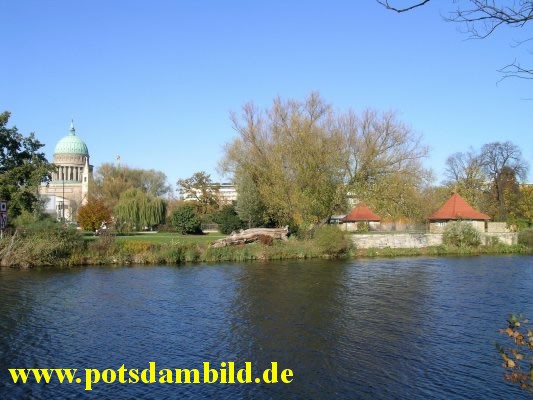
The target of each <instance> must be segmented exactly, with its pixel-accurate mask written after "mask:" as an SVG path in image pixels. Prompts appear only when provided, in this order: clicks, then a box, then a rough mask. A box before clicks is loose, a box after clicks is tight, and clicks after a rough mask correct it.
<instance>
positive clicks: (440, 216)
mask: <svg viewBox="0 0 533 400" xmlns="http://www.w3.org/2000/svg"><path fill="white" fill-rule="evenodd" d="M429 219H430V220H449V219H472V220H486V219H490V217H489V216H488V215H487V214H483V213H480V212H479V211H477V210H475V209H474V208H472V206H471V205H470V204H468V203H467V202H466V200H465V199H463V198H462V197H461V196H459V195H458V194H457V193H454V194H453V195H452V197H450V198H449V199H448V200H447V201H446V203H444V205H443V206H442V207H441V208H439V210H438V211H436V212H434V213H433V214H432V215H431V216H430V217H429Z"/></svg>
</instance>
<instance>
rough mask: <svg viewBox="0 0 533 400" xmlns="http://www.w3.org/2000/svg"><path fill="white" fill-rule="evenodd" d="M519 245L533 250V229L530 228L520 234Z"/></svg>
mask: <svg viewBox="0 0 533 400" xmlns="http://www.w3.org/2000/svg"><path fill="white" fill-rule="evenodd" d="M518 244H521V245H523V246H526V247H528V248H530V249H531V248H533V228H528V229H524V230H521V231H520V232H518Z"/></svg>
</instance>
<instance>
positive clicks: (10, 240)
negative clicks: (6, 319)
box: [0, 226, 533, 268]
mask: <svg viewBox="0 0 533 400" xmlns="http://www.w3.org/2000/svg"><path fill="white" fill-rule="evenodd" d="M532 233H533V232H532V230H527V231H526V234H525V235H522V238H521V239H520V240H519V244H517V245H505V244H502V243H492V244H490V245H488V246H482V245H478V246H468V245H467V246H464V245H461V246H457V245H452V244H445V245H440V246H434V247H424V248H369V249H357V248H355V246H354V245H353V243H352V241H351V239H350V235H345V234H343V233H342V232H341V231H340V230H338V229H337V228H336V227H333V226H325V227H324V229H320V230H318V231H317V232H316V233H315V235H314V237H313V238H307V239H299V238H296V237H290V238H289V240H286V241H274V242H273V243H266V244H265V243H251V244H246V245H238V246H227V247H220V248H213V247H210V246H209V245H210V243H212V242H213V241H215V240H216V239H220V238H222V237H225V235H221V234H213V233H209V234H204V235H179V234H171V233H137V234H130V235H112V234H103V235H101V236H93V235H92V234H89V233H86V234H80V233H79V232H77V231H76V230H74V229H52V230H50V227H48V229H47V228H46V227H42V229H34V230H31V231H28V230H26V231H21V230H18V231H16V232H15V233H13V234H11V235H5V236H4V238H3V239H2V240H0V260H1V264H0V265H1V267H8V268H9V267H11V268H31V267H38V266H39V267H42V266H53V267H72V266H91V265H141V264H144V265H158V264H165V265H182V264H194V263H216V262H245V261H274V260H289V259H294V260H296V259H300V260H302V259H320V258H321V259H357V258H375V257H384V258H387V257H415V256H430V257H433V256H480V255H505V254H515V255H531V254H533V246H532V245H531V237H532ZM524 238H525V239H524Z"/></svg>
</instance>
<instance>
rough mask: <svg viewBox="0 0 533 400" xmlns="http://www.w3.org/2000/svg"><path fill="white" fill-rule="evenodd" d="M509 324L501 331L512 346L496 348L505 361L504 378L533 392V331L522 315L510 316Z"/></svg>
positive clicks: (498, 346)
mask: <svg viewBox="0 0 533 400" xmlns="http://www.w3.org/2000/svg"><path fill="white" fill-rule="evenodd" d="M507 322H508V326H507V328H506V329H501V330H500V333H502V334H504V335H506V336H507V337H509V339H510V340H511V343H512V345H510V346H506V347H504V346H502V345H499V344H497V346H496V347H497V349H498V351H499V353H500V355H501V356H502V358H503V361H504V362H503V365H502V366H503V367H504V368H505V369H506V372H505V374H504V378H505V380H507V381H509V382H511V383H514V384H517V385H519V386H520V387H521V388H522V389H525V390H527V391H531V392H533V354H532V351H533V330H532V329H531V328H530V327H529V325H528V324H529V321H528V320H527V319H525V318H524V317H523V316H522V315H521V314H518V315H510V316H509V318H508V319H507Z"/></svg>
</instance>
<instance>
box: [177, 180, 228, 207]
mask: <svg viewBox="0 0 533 400" xmlns="http://www.w3.org/2000/svg"><path fill="white" fill-rule="evenodd" d="M209 190H210V192H211V193H213V194H216V196H217V197H218V201H219V203H220V204H221V205H225V204H231V203H232V202H234V201H236V200H237V189H236V188H235V185H234V184H232V183H212V184H211V185H209ZM196 193H197V194H198V196H200V194H201V193H200V190H196ZM182 198H183V200H185V201H197V197H195V196H190V195H188V194H187V193H184V194H183V196H182Z"/></svg>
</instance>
